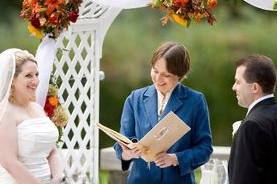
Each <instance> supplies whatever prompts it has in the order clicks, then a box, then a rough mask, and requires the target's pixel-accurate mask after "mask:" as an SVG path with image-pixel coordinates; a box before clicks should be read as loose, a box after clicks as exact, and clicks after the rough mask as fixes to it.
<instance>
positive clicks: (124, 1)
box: [93, 0, 151, 9]
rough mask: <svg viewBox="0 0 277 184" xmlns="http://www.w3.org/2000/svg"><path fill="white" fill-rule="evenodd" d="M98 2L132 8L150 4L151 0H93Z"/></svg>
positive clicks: (115, 6)
mask: <svg viewBox="0 0 277 184" xmlns="http://www.w3.org/2000/svg"><path fill="white" fill-rule="evenodd" d="M93 1H94V2H96V3H98V4H102V5H105V6H111V7H114V8H122V9H132V8H141V7H145V6H148V5H149V4H150V3H151V0H93Z"/></svg>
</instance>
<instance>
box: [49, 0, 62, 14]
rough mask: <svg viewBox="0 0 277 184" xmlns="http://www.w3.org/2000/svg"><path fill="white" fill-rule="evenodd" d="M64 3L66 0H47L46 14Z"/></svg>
mask: <svg viewBox="0 0 277 184" xmlns="http://www.w3.org/2000/svg"><path fill="white" fill-rule="evenodd" d="M62 3H64V0H46V1H45V3H44V5H45V6H47V8H48V9H47V11H46V14H47V15H50V14H51V13H53V11H54V10H55V9H57V8H58V7H59V5H60V4H62Z"/></svg>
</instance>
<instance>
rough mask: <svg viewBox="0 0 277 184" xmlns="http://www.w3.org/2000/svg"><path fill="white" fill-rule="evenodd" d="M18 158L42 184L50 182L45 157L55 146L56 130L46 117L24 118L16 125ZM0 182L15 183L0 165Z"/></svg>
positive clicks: (4, 183)
mask: <svg viewBox="0 0 277 184" xmlns="http://www.w3.org/2000/svg"><path fill="white" fill-rule="evenodd" d="M17 136H18V137H17V140H18V159H19V161H21V162H22V163H23V165H24V166H25V167H26V168H27V169H28V170H29V171H30V172H31V173H32V174H33V175H34V176H35V177H36V178H38V179H39V180H40V181H41V182H42V183H43V184H49V183H50V177H51V173H50V168H49V164H48V160H47V157H48V156H49V153H50V151H51V150H52V148H53V147H54V146H55V143H56V141H57V138H58V131H57V128H56V127H55V125H54V123H53V122H52V121H51V120H50V119H49V118H48V117H42V118H34V119H28V120H24V121H23V122H21V123H20V124H19V125H18V126H17ZM0 184H16V182H15V181H14V180H13V178H12V177H11V176H10V175H9V173H8V172H7V171H6V170H5V169H4V168H3V167H1V166H0Z"/></svg>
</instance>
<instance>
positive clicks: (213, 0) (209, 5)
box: [207, 0, 217, 9]
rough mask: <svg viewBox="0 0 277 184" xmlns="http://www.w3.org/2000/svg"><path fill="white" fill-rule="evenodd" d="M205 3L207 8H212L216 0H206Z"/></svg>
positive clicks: (215, 4)
mask: <svg viewBox="0 0 277 184" xmlns="http://www.w3.org/2000/svg"><path fill="white" fill-rule="evenodd" d="M207 5H208V7H209V8H211V9H213V8H215V7H216V6H217V0H208V2H207Z"/></svg>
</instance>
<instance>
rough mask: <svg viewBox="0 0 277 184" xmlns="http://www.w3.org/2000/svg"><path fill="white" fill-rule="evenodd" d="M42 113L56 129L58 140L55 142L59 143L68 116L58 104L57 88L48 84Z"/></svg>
mask: <svg viewBox="0 0 277 184" xmlns="http://www.w3.org/2000/svg"><path fill="white" fill-rule="evenodd" d="M44 111H45V112H46V114H47V116H48V117H49V118H50V119H51V120H52V121H53V123H54V124H55V125H56V127H57V128H58V131H59V138H58V141H57V142H61V137H62V134H63V132H62V128H63V127H64V126H65V125H66V124H67V121H68V114H67V112H66V111H65V109H64V108H63V107H62V105H61V104H60V102H59V99H58V88H57V86H56V85H55V84H49V89H48V94H47V97H46V102H45V105H44Z"/></svg>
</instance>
